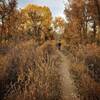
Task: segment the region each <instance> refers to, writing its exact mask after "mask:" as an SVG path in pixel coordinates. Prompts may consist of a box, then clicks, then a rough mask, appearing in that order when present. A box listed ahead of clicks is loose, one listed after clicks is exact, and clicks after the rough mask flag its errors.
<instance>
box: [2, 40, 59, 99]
mask: <svg viewBox="0 0 100 100" xmlns="http://www.w3.org/2000/svg"><path fill="white" fill-rule="evenodd" d="M59 65H60V58H59V55H58V54H57V53H56V49H55V48H54V47H53V46H52V45H50V43H45V44H44V45H43V46H41V47H38V48H37V49H35V48H34V45H33V43H32V41H29V42H26V43H22V44H20V45H18V46H16V47H15V48H13V49H12V50H10V51H9V52H8V54H6V55H5V56H4V57H2V58H1V59H0V100H3V99H4V100H61V98H60V97H61V94H60V90H61V89H60V86H59V85H60V82H59V78H60V76H59V74H58V68H59Z"/></svg>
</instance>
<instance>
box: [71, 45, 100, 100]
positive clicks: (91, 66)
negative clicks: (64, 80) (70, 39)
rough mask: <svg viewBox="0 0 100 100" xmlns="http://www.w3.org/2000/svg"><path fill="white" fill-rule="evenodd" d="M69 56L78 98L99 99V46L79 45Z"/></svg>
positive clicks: (82, 99) (86, 99)
mask: <svg viewBox="0 0 100 100" xmlns="http://www.w3.org/2000/svg"><path fill="white" fill-rule="evenodd" d="M73 52H74V56H72V55H71V56H70V59H71V66H70V72H71V76H72V78H73V79H74V82H75V85H76V87H77V91H78V93H79V97H80V100H100V47H99V46H97V45H96V44H88V45H86V46H82V45H81V46H80V47H79V48H77V49H76V50H73Z"/></svg>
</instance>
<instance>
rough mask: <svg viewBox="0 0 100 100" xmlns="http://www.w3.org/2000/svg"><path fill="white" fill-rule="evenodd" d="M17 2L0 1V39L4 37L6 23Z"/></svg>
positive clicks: (13, 0) (14, 0)
mask: <svg viewBox="0 0 100 100" xmlns="http://www.w3.org/2000/svg"><path fill="white" fill-rule="evenodd" d="M16 4H17V0H0V28H1V29H0V37H1V39H3V38H5V37H6V31H7V30H6V27H5V25H6V21H7V20H9V17H10V16H11V14H12V13H13V11H14V10H15V8H16Z"/></svg>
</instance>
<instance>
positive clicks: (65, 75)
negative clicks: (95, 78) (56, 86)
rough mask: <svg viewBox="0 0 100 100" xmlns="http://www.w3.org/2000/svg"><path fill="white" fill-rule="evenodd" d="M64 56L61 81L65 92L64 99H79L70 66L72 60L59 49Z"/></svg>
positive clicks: (62, 56)
mask: <svg viewBox="0 0 100 100" xmlns="http://www.w3.org/2000/svg"><path fill="white" fill-rule="evenodd" d="M58 53H59V54H60V56H61V58H62V64H61V67H60V74H61V83H62V92H63V100H79V99H78V98H77V97H76V91H75V86H74V84H73V80H72V79H71V77H70V73H69V66H70V62H69V60H68V58H67V57H66V56H64V54H63V53H61V52H60V51H58Z"/></svg>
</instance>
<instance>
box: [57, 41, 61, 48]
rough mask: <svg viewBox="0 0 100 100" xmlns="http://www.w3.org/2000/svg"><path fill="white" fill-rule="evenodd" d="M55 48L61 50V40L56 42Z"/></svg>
mask: <svg viewBox="0 0 100 100" xmlns="http://www.w3.org/2000/svg"><path fill="white" fill-rule="evenodd" d="M57 48H58V49H59V50H61V42H58V43H57Z"/></svg>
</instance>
